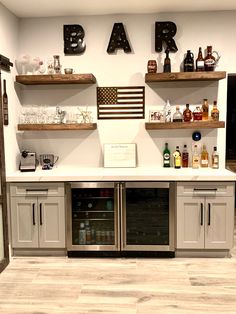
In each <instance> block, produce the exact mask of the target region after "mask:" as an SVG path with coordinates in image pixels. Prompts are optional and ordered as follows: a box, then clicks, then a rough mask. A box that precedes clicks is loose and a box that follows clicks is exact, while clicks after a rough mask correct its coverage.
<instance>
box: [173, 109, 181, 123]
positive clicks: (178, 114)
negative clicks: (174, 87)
mask: <svg viewBox="0 0 236 314" xmlns="http://www.w3.org/2000/svg"><path fill="white" fill-rule="evenodd" d="M182 121H183V115H182V113H181V112H180V110H179V106H178V105H177V106H176V111H175V113H174V114H173V122H182Z"/></svg>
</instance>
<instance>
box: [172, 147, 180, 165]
mask: <svg viewBox="0 0 236 314" xmlns="http://www.w3.org/2000/svg"><path fill="white" fill-rule="evenodd" d="M173 156H174V168H175V169H179V168H181V153H180V150H179V146H176V149H175V151H174V153H173Z"/></svg>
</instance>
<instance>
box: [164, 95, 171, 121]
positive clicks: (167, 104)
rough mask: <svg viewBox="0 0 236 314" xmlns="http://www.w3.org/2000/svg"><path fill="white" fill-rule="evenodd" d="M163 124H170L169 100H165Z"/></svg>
mask: <svg viewBox="0 0 236 314" xmlns="http://www.w3.org/2000/svg"><path fill="white" fill-rule="evenodd" d="M164 111H165V122H171V104H170V101H169V99H167V101H166V104H165V108H164Z"/></svg>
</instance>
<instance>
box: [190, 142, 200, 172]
mask: <svg viewBox="0 0 236 314" xmlns="http://www.w3.org/2000/svg"><path fill="white" fill-rule="evenodd" d="M199 166H200V156H199V153H198V147H197V145H196V144H195V145H194V149H193V154H192V168H193V169H198V168H199Z"/></svg>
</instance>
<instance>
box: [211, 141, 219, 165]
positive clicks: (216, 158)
mask: <svg viewBox="0 0 236 314" xmlns="http://www.w3.org/2000/svg"><path fill="white" fill-rule="evenodd" d="M211 166H212V168H213V169H219V154H218V152H217V147H216V146H214V149H213V152H212V155H211Z"/></svg>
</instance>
